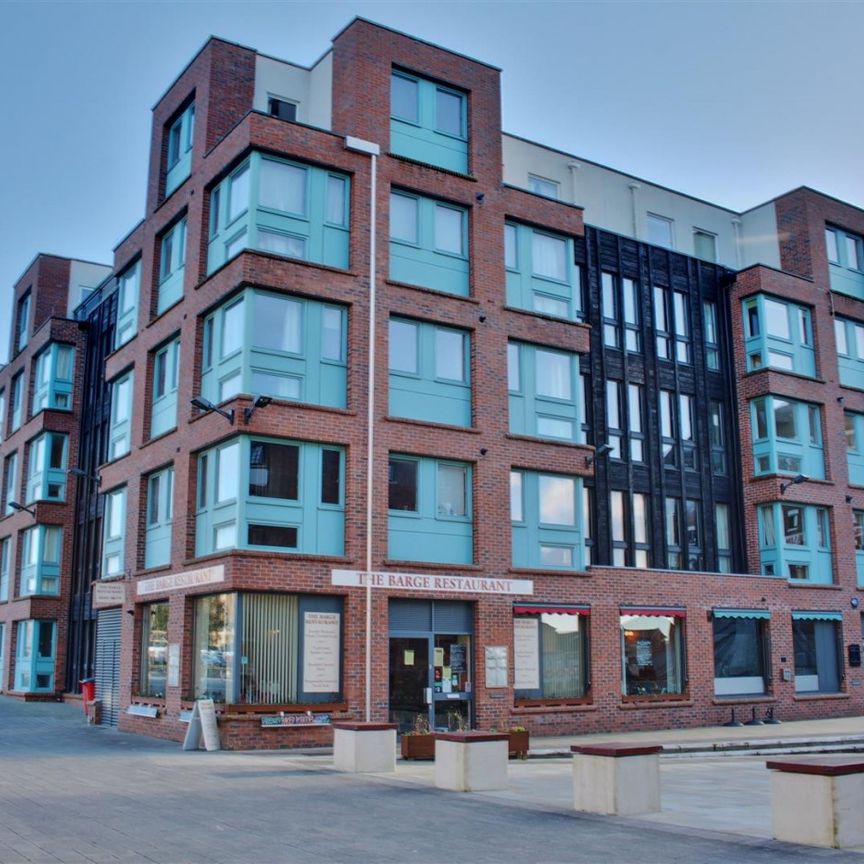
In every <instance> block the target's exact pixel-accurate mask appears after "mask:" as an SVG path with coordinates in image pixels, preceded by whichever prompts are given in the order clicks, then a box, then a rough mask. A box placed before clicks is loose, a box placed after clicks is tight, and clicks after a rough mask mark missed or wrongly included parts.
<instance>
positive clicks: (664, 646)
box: [620, 608, 685, 697]
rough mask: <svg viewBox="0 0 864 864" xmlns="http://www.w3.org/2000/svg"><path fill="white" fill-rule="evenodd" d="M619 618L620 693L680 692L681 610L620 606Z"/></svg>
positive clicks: (682, 673)
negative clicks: (626, 607) (625, 607)
mask: <svg viewBox="0 0 864 864" xmlns="http://www.w3.org/2000/svg"><path fill="white" fill-rule="evenodd" d="M664 613H665V614H664ZM620 621H621V658H622V664H623V665H622V678H621V680H622V691H623V694H624V695H625V696H645V697H656V696H667V695H678V694H681V693H683V692H684V689H685V674H684V618H683V615H682V613H681V612H677V611H673V610H662V611H660V610H654V609H629V608H628V609H623V608H622V609H621V618H620Z"/></svg>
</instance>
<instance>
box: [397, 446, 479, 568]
mask: <svg viewBox="0 0 864 864" xmlns="http://www.w3.org/2000/svg"><path fill="white" fill-rule="evenodd" d="M471 476H472V472H471V466H470V465H468V464H466V463H464V462H448V461H444V460H438V459H418V458H415V457H411V456H397V455H391V456H390V460H389V500H388V508H389V517H388V520H387V535H388V546H387V549H388V551H387V556H388V558H391V559H394V560H400V561H431V562H438V563H442V564H443V563H450V564H470V563H472V561H473V560H474V543H473V540H474V534H473V528H472V515H471V514H472V509H473V508H472V503H471V499H472V493H471Z"/></svg>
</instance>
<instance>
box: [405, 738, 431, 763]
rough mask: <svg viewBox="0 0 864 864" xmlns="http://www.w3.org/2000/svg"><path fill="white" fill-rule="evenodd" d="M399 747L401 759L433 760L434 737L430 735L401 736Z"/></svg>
mask: <svg viewBox="0 0 864 864" xmlns="http://www.w3.org/2000/svg"><path fill="white" fill-rule="evenodd" d="M399 746H400V749H401V751H402V758H403V759H434V758H435V736H434V735H432V734H431V733H430V734H428V735H403V736H402V738H401V740H400V744H399Z"/></svg>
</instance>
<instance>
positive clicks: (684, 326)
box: [672, 291, 693, 363]
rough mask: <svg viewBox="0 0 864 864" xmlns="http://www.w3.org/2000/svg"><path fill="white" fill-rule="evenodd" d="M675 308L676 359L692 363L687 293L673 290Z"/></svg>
mask: <svg viewBox="0 0 864 864" xmlns="http://www.w3.org/2000/svg"><path fill="white" fill-rule="evenodd" d="M672 302H673V307H674V309H675V359H676V360H677V361H678V362H679V363H692V362H693V361H692V360H691V357H690V313H689V310H688V307H687V295H686V294H682V293H681V292H680V291H673V292H672Z"/></svg>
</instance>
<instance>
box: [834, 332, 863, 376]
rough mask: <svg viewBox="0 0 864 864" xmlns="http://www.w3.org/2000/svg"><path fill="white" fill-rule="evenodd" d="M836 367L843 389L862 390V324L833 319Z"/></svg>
mask: <svg viewBox="0 0 864 864" xmlns="http://www.w3.org/2000/svg"><path fill="white" fill-rule="evenodd" d="M834 335H835V337H836V342H837V365H838V368H839V372H840V383H841V384H842V385H843V386H844V387H855V388H856V389H858V390H864V323H862V322H860V321H853V320H851V319H850V318H840V317H839V316H837V317H835V318H834Z"/></svg>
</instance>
